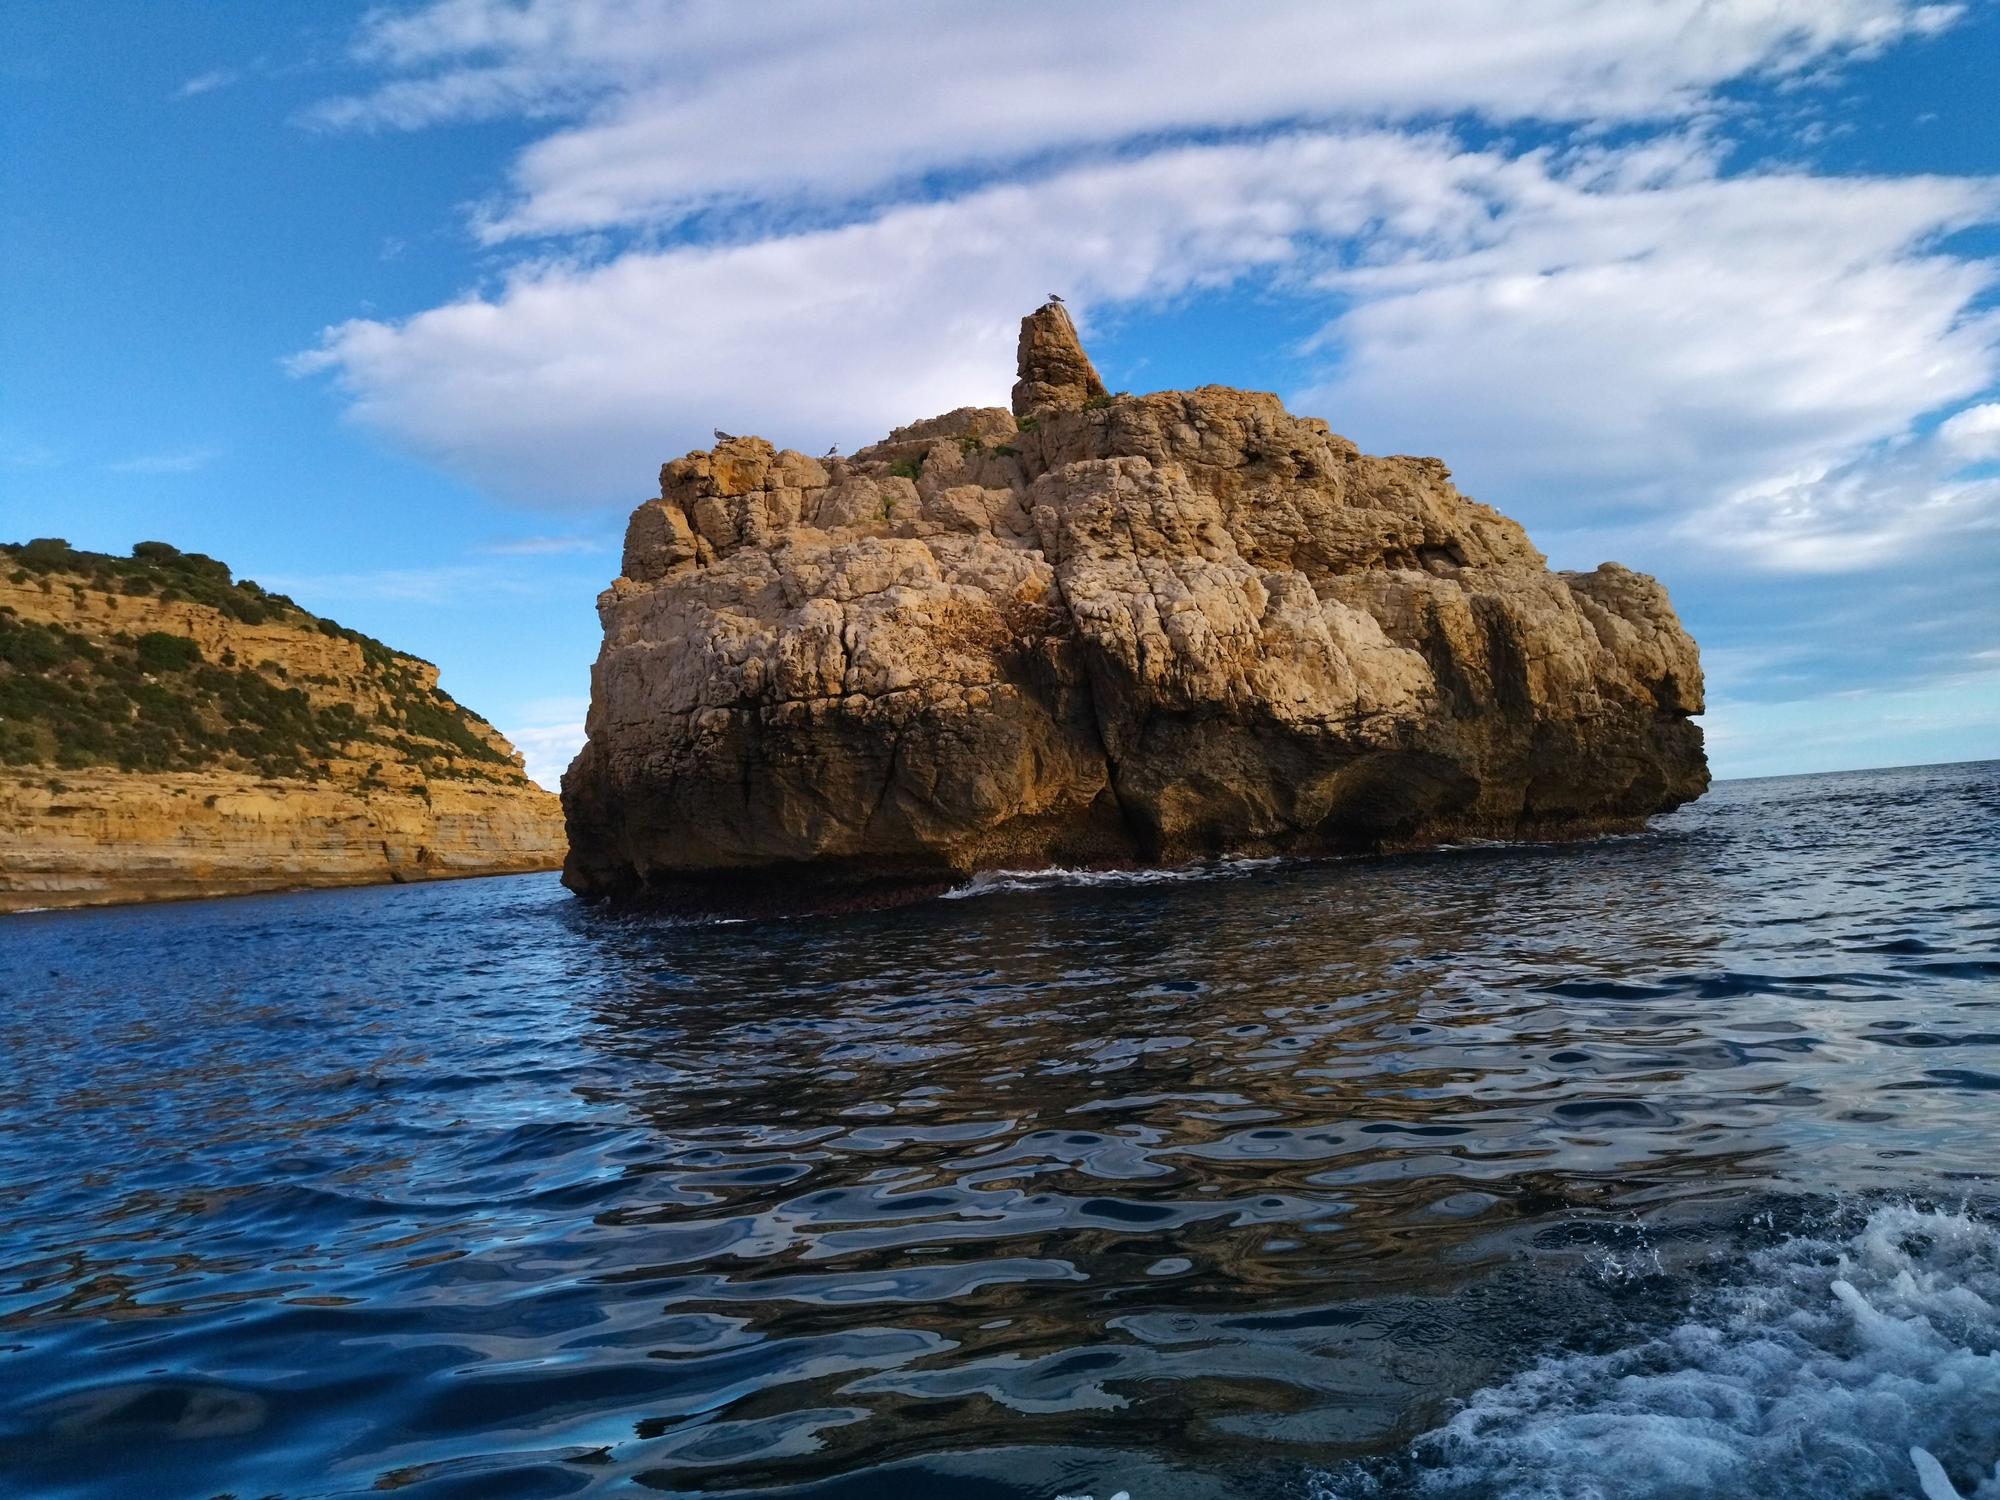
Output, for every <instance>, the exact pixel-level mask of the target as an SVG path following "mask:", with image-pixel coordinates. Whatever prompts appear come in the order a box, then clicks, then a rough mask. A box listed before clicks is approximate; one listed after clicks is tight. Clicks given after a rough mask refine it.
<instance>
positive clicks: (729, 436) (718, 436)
mask: <svg viewBox="0 0 2000 1500" xmlns="http://www.w3.org/2000/svg"><path fill="white" fill-rule="evenodd" d="M715 440H716V441H717V442H718V443H733V442H735V441H736V434H735V433H733V432H724V431H723V430H722V429H721V428H720V427H718V428H716V429H715Z"/></svg>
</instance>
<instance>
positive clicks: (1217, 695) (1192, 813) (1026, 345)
mask: <svg viewBox="0 0 2000 1500" xmlns="http://www.w3.org/2000/svg"><path fill="white" fill-rule="evenodd" d="M599 608H600V612H601V614H602V616H603V621H604V645H603V650H602V652H601V653H600V655H599V657H598V662H597V666H596V668H595V671H594V672H593V675H592V701H591V713H590V724H589V728H590V740H589V743H588V744H587V745H586V746H585V748H584V750H583V752H582V754H581V755H580V756H579V757H578V758H577V760H576V762H575V763H574V764H573V765H572V766H571V768H570V771H569V774H568V776H567V777H565V779H564V804H565V811H566V816H567V819H568V827H569V834H570V859H569V863H568V865H567V867H566V874H565V878H566V880H567V881H568V883H569V884H570V885H571V887H572V888H573V889H575V890H577V891H579V892H581V893H583V894H584V895H586V896H591V897H600V896H611V897H619V898H628V899H639V898H649V899H651V900H654V901H658V902H661V903H664V904H667V905H670V906H674V907H677V908H681V909H703V908H716V907H731V906H734V907H739V908H744V909H765V908H774V907H775V908H783V907H786V906H788V905H790V906H796V905H821V906H825V905H835V904H852V903H854V902H858V901H865V900H867V899H870V898H871V897H877V896H886V895H889V894H908V893H910V892H912V891H930V890H936V889H939V888H941V887H943V886H945V885H948V884H950V883H952V882H954V881H958V880H962V879H964V878H965V877H966V876H968V875H970V874H973V873H975V872H978V871H983V870H995V869H1006V868H1023V867H1043V866H1049V865H1062V864H1091V865H1101V866H1121V865H1135V864H1136V865H1158V864H1171V863H1176V862H1180V861H1184V860H1187V859H1190V858H1200V857H1205V856H1209V855H1214V854H1217V853H1223V852H1239V853H1270V852H1325V851H1329V850H1343V849H1377V848H1382V847H1394V846H1398V845H1402V844H1411V843H1427V842H1434V841H1436V840H1438V839H1441V838H1450V837H1464V836H1471V835H1487V836H1496V837H1508V838H1516V837H1534V836H1541V835H1544V834H1550V835H1562V836H1573V835H1576V834H1579V833H1588V832H1595V831H1602V830H1606V829H1615V828H1630V827H1633V826H1636V825H1637V824H1639V823H1640V822H1642V821H1643V820H1644V819H1645V818H1646V817H1648V816H1649V815H1651V814H1653V813H1656V812H1660V811H1663V810H1665V809H1668V808H1672V807H1675V806H1677V805H1679V804H1680V803H1682V802H1685V801H1687V800H1688V799H1689V798H1692V797H1696V796H1699V795H1700V794H1701V792H1702V790H1703V789H1704V788H1705V787H1706V786H1707V784H1708V771H1707V766H1706V763H1705V761H1704V759H1703V754H1702V743H1701V732H1700V730H1699V729H1698V728H1697V727H1696V726H1695V725H1694V724H1693V723H1692V721H1691V716H1692V715H1694V714H1698V713H1699V712H1701V707H1702V686H1701V666H1700V661H1699V659H1698V657H1697V654H1696V651H1695V646H1694V642H1693V641H1691V640H1690V639H1689V638H1688V637H1687V635H1686V633H1685V632H1684V631H1683V630H1682V629H1681V626H1680V623H1679V621H1678V620H1677V619H1676V618H1675V615H1674V612H1673V609H1672V607H1671V605H1670V604H1669V603H1668V600H1667V596H1666V592H1665V590H1664V589H1662V588H1661V587H1660V586H1659V584H1657V583H1655V582H1654V581H1653V580H1652V579H1650V578H1647V577H1644V576H1642V575H1640V574H1636V573H1632V572H1628V571H1627V570H1626V569H1624V568H1622V567H1619V566H1618V565H1616V564H1614V563H1606V564H1605V565H1604V566H1603V567H1601V568H1599V569H1598V570H1597V571H1595V572H1591V573H1554V572H1551V571H1550V570H1549V568H1548V566H1547V562H1546V559H1544V558H1543V556H1542V554H1541V553H1540V552H1538V551H1536V550H1535V548H1534V547H1533V546H1532V545H1531V544H1530V542H1529V541H1528V538H1527V536H1526V534H1525V533H1524V532H1523V531H1522V530H1521V528H1520V527H1519V526H1517V525H1516V524H1515V523H1514V522H1512V521H1510V520H1508V519H1507V518H1506V517H1504V516H1502V515H1500V514H1499V513H1498V512H1496V511H1493V510H1490V509H1488V508H1487V507H1485V506H1483V505H1479V504H1477V503H1475V502H1473V501H1472V500H1469V499H1467V498H1466V497H1465V496H1463V495H1461V494H1460V493H1459V492H1458V490H1457V489H1456V488H1455V487H1454V486H1453V485H1452V483H1451V479H1450V475H1449V473H1448V471H1447V470H1446V469H1445V467H1444V466H1443V465H1442V464H1441V463H1439V462H1437V461H1436V460H1435V459H1420V458H1406V457H1398V458H1374V457H1370V456H1368V455H1365V454H1362V453H1360V452H1359V451H1358V450H1357V449H1356V448H1355V447H1354V445H1353V444H1352V443H1349V442H1347V441H1346V440H1345V439H1343V438H1339V437H1336V436H1334V435H1333V434H1332V433H1331V432H1330V431H1329V430H1328V429H1327V426H1326V424H1325V423H1324V422H1320V421H1317V420H1314V419H1309V418H1299V417H1294V416H1292V415H1291V414H1290V413H1288V412H1287V411H1285V410H1284V408H1283V406H1282V405H1281V404H1280V403H1279V401H1278V400H1277V398H1276V397H1274V396H1269V395H1263V394H1259V393H1256V392H1246V391H1237V390H1231V389H1228V388H1226V387H1220V386H1204V387H1202V388H1201V389H1200V390H1196V391H1169V392H1160V393H1156V394H1154V395H1149V396H1137V397H1134V396H1126V395H1115V396H1114V395H1110V394H1107V393H1106V392H1105V390H1104V387H1103V385H1102V384H1101V383H1100V382H1099V380H1098V378H1097V373H1096V371H1095V370H1094V369H1092V367H1091V364H1090V360H1089V359H1088V357H1087V356H1086V355H1085V354H1084V352H1083V349H1082V347H1081V346H1080V345H1079V344H1078V342H1077V338H1076V330H1075V328H1074V327H1073V325H1072V324H1071V323H1070V320H1069V316H1068V314H1067V313H1066V312H1064V311H1063V309H1062V308H1061V307H1059V306H1054V305H1051V306H1049V307H1045V308H1043V309H1041V310H1040V311H1039V312H1036V313H1034V314H1032V315H1031V316H1029V317H1028V318H1026V319H1024V320H1023V324H1022V332H1021V344H1020V380H1019V382H1018V383H1017V385H1016V386H1015V393H1014V410H1013V411H1011V412H1009V411H1004V410H999V409H990V410H979V409H973V408H965V409H962V410H959V411H955V412H951V413H949V414H947V415H945V416H942V417H938V418H934V419H932V420H929V421H924V422H918V423H916V424H914V425H912V426H910V427H906V428H900V429H898V430H897V431H896V432H894V433H892V434H891V435H890V437H889V438H888V439H886V440H884V441H883V442H881V443H877V444H875V445H873V446H871V447H868V448H864V449H862V450H861V451H860V452H858V453H856V454H854V455H853V456H852V457H850V458H844V459H836V460H834V461H832V463H831V464H830V465H829V464H822V463H821V462H820V461H819V460H816V459H812V458H808V457H806V456H805V455H804V454H801V453H794V452H790V451H785V452H778V451H776V450H774V449H773V448H772V446H771V445H770V444H769V443H767V442H765V441H764V440H763V439H761V438H753V437H739V438H730V439H728V440H727V441H723V442H720V443H718V445H717V446H716V447H715V448H714V449H712V450H709V451H707V452H698V453H691V454H689V455H687V456H686V457H685V458H681V459H678V460H676V461H674V462H672V463H670V464H668V465H666V466H665V468H664V469H663V470H662V471H661V484H660V498H659V499H658V500H655V501H648V502H647V503H645V504H644V505H641V506H640V507H639V508H638V510H637V511H636V512H634V514H633V516H632V520H631V524H630V528H629V530H628V532H627V535H626V545H625V555H624V563H623V576H621V577H620V578H618V579H617V580H616V581H615V582H614V583H613V585H612V587H611V588H610V590H609V591H607V592H606V593H605V594H604V595H603V596H602V597H601V599H600V601H599Z"/></svg>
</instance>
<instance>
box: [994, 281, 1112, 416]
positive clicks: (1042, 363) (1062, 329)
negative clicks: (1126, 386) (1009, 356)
mask: <svg viewBox="0 0 2000 1500" xmlns="http://www.w3.org/2000/svg"><path fill="white" fill-rule="evenodd" d="M1014 373H1015V380H1014V415H1015V416H1016V417H1025V416H1027V415H1028V414H1029V413H1030V412H1033V411H1039V410H1041V409H1042V408H1044V407H1076V406H1082V405H1083V404H1084V403H1085V402H1086V401H1089V400H1091V399H1093V398H1095V397H1100V396H1103V395H1105V394H1106V391H1105V389H1104V382H1103V381H1102V380H1099V379H1098V378H1097V369H1096V367H1095V366H1094V365H1092V364H1091V362H1090V356H1089V355H1088V354H1085V353H1084V352H1083V341H1082V340H1081V339H1079V338H1078V337H1077V336H1076V324H1074V323H1072V322H1071V321H1070V316H1069V309H1067V308H1066V307H1064V306H1063V305H1062V304H1061V303H1060V302H1045V303H1043V304H1042V305H1041V306H1040V307H1038V308H1036V309H1035V310H1034V311H1033V312H1031V313H1029V314H1028V315H1027V317H1025V318H1023V319H1021V342H1020V347H1019V351H1018V352H1017V353H1016V355H1015V357H1014Z"/></svg>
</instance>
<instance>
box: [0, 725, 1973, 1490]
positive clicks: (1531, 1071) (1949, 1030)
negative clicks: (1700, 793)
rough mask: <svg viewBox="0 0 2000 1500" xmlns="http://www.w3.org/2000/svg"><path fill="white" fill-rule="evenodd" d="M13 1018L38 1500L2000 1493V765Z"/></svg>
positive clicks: (197, 939)
mask: <svg viewBox="0 0 2000 1500" xmlns="http://www.w3.org/2000/svg"><path fill="white" fill-rule="evenodd" d="M0 960H4V963H0V990H4V994H0V1043H4V1054H3V1055H4V1079H3V1080H0V1090H3V1091H4V1097H0V1491H4V1492H5V1493H8V1494H24V1495H37V1496H44V1495H45V1496H78V1497H82V1496H92V1497H95V1496H104V1497H113V1496H116V1497H120V1500H129V1497H175V1496H189V1497H206V1496H215V1495H225V1494H226V1495H231V1496H237V1497H243V1500H249V1497H253V1496H287V1497H306V1496H333V1495H364V1494H372V1493H376V1492H379V1491H393V1492H396V1493H398V1494H400V1495H404V1496H411V1497H417V1496H421V1497H425V1500H431V1497H443V1496H467V1497H471V1496H478V1497H489V1496H556V1495H577V1494H608V1493H621V1494H643V1493H647V1492H661V1493H666V1494H676V1495H694V1494H730V1495H760V1496H761V1495H773V1496H775V1495H785V1496H797V1497H807V1496H810V1497H815V1500H834V1497H841V1500H860V1497H874V1496H889V1497H913V1496H968V1497H975V1500H978V1497H994V1500H998V1497H1020V1500H1053V1497H1055V1496H1058V1495H1070V1496H1077V1495H1093V1496H1096V1497H1098V1500H1106V1497H1109V1496H1111V1495H1113V1494H1115V1493H1117V1492H1118V1491H1121V1490H1122V1491H1126V1492H1129V1494H1130V1495H1131V1497H1132V1500H1166V1497H1184V1496H1186V1497H1222V1496H1232V1497H1234V1496H1244V1497H1267V1496H1268V1497H1276V1496H1289V1497H1300V1500H1306V1497H1313V1500H1332V1497H1342V1500H1346V1497H1361V1496H1370V1497H1373V1496H1405V1495H1425V1496H1449V1497H1468V1500H1469V1497H1486V1496H1552V1497H1553V1496H1569V1497H1583V1496H1597V1495H1602V1496H1618V1497H1628V1496H1629V1497H1642V1500H1643V1497H1663V1496H1690V1497H1691V1496H1780V1495H1802V1496H1842V1497H1858V1496H1885V1497H1886V1496H1899V1497H1911V1496H1927V1497H1931V1500H1936V1497H1942V1496H1946V1495H1949V1494H1953V1493H1957V1494H1961V1495H1966V1496H1972V1495H1977V1496H1979V1497H1982V1500H1995V1497H2000V1468H1997V1467H1996V1465H2000V1189H1996V1185H1995V1173H1996V1172H1997V1171H2000V763H1989V764H1983V765H1962V766H1944V767H1932V768H1925V769H1917V770H1903V771H1884V772H1869V773H1857V774H1850V775H1839V776H1820V777H1805V778H1794V779H1787V780H1774V781H1758V782H1737V783H1730V784H1724V785H1721V786H1718V787H1717V788H1716V789H1715V791H1714V793H1713V794H1712V795H1711V796H1710V797H1708V798H1707V799H1705V800H1704V801H1702V802H1700V803H1698V804H1696V805H1695V806H1692V807H1689V808H1686V809H1683V810H1682V811H1681V812H1679V813H1677V814H1675V815H1673V816H1672V817H1669V818H1664V819H1661V820H1660V821H1659V823H1658V824H1657V826H1656V828H1655V830H1654V831H1652V832H1650V833H1648V834H1645V835H1641V836H1636V837H1630V838H1621V839H1609V840H1603V841H1598V842H1594V843H1587V844H1579V845H1569V846H1561V847H1529V848H1484V847H1482V848H1468V849H1458V850H1446V851H1440V852H1436V853H1431V854H1424V855H1413V856H1408V857H1398V858H1392V859H1380V860H1356V861H1347V862H1334V863H1321V864H1260V865H1239V866H1230V867H1224V868H1219V869H1215V870H1211V871H1207V872H1201V873H1197V874H1190V875H1187V876H1185V877H1184V878H1177V879H1155V880H1143V879H1131V878H1128V879H1125V880H1123V881H1113V880H1107V879H1102V878H1100V879H1098V880H1095V881H1090V880H1075V879H1072V880H1068V881H1060V882H1056V881H1042V880H1007V879H998V880H988V881H985V882H983V883H982V884H981V886H980V887H979V888H978V889H976V890H974V891H971V892H968V893H965V894H964V895H963V896H962V897H961V898H960V899H947V900H941V901H937V902H933V903H930V904H927V905H922V906H917V907H911V908H906V909H903V910H898V911H893V912H884V913H878V914H874V915H864V916H849V917H841V918H826V919H814V920H807V921H797V922H779V923H746V924H737V925H718V926H688V927H676V926H672V925H668V924H664V923H661V922H659V921H657V920H650V921H648V920H631V919H618V918H612V917H607V916H605V915H602V914H599V913H595V912H592V911H590V910H587V909H585V908H583V907H581V906H579V905H577V904H576V903H574V902H573V901H571V900H570V899H569V898H568V897H567V896H566V895H565V893H564V892H563V891H562V890H561V889H560V888H559V887H558V886H557V885H556V883H555V881H554V880H553V878H542V877H529V878H517V879H503V880H488V881H471V882H464V883H459V884H451V885H435V886H418V887H395V888H386V889H380V890H367V891H346V892H325V893H313V894H297V895H286V896H275V897H268V898H256V899H245V900H236V901H227V902H210V903H201V904H194V905H185V906H169V907H154V908H146V909H127V910H119V911H104V912H94V913H79V914H54V913H51V914H40V915H27V916H22V917H16V918H11V919H5V920H4V923H0Z"/></svg>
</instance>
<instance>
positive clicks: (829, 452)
mask: <svg viewBox="0 0 2000 1500" xmlns="http://www.w3.org/2000/svg"><path fill="white" fill-rule="evenodd" d="M839 452H840V444H838V443H835V444H834V445H833V446H832V447H831V448H829V449H827V450H826V456H827V457H828V458H833V457H835V456H836V455H838V454H839Z"/></svg>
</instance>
